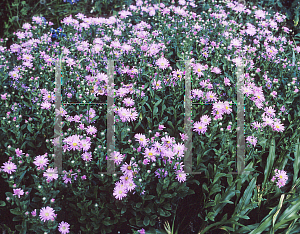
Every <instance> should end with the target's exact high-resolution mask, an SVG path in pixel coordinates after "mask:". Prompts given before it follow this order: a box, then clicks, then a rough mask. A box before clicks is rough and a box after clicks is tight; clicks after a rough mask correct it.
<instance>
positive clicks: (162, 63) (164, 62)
mask: <svg viewBox="0 0 300 234" xmlns="http://www.w3.org/2000/svg"><path fill="white" fill-rule="evenodd" d="M156 65H157V66H158V67H159V68H160V69H163V70H164V69H166V68H167V67H169V65H170V64H169V61H168V60H167V59H166V58H164V57H161V58H159V59H158V60H157V61H156Z"/></svg>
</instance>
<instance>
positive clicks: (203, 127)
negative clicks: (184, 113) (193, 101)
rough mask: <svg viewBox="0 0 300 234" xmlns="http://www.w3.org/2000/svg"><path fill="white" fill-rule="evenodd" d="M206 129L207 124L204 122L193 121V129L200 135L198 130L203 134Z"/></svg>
mask: <svg viewBox="0 0 300 234" xmlns="http://www.w3.org/2000/svg"><path fill="white" fill-rule="evenodd" d="M206 130H207V126H206V125H205V124H204V123H202V122H198V121H197V122H195V123H194V130H193V131H194V132H197V133H198V134H199V135H200V132H201V133H202V134H204V133H205V132H206Z"/></svg>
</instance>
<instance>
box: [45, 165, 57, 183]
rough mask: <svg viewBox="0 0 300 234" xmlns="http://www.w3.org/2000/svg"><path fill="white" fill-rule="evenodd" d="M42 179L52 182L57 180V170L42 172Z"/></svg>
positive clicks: (49, 169) (51, 169)
mask: <svg viewBox="0 0 300 234" xmlns="http://www.w3.org/2000/svg"><path fill="white" fill-rule="evenodd" d="M43 176H44V177H47V180H50V181H52V180H53V179H54V180H57V178H58V174H57V169H53V168H48V169H47V171H46V172H44V174H43Z"/></svg>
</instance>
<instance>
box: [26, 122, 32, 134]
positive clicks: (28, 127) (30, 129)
mask: <svg viewBox="0 0 300 234" xmlns="http://www.w3.org/2000/svg"><path fill="white" fill-rule="evenodd" d="M27 129H28V131H29V132H30V133H33V129H32V128H31V126H30V125H29V124H28V125H27Z"/></svg>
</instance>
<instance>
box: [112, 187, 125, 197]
mask: <svg viewBox="0 0 300 234" xmlns="http://www.w3.org/2000/svg"><path fill="white" fill-rule="evenodd" d="M113 195H114V196H115V198H116V199H119V200H122V199H123V198H124V197H126V196H127V192H126V189H125V188H121V187H116V188H115V189H114V192H113Z"/></svg>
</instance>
